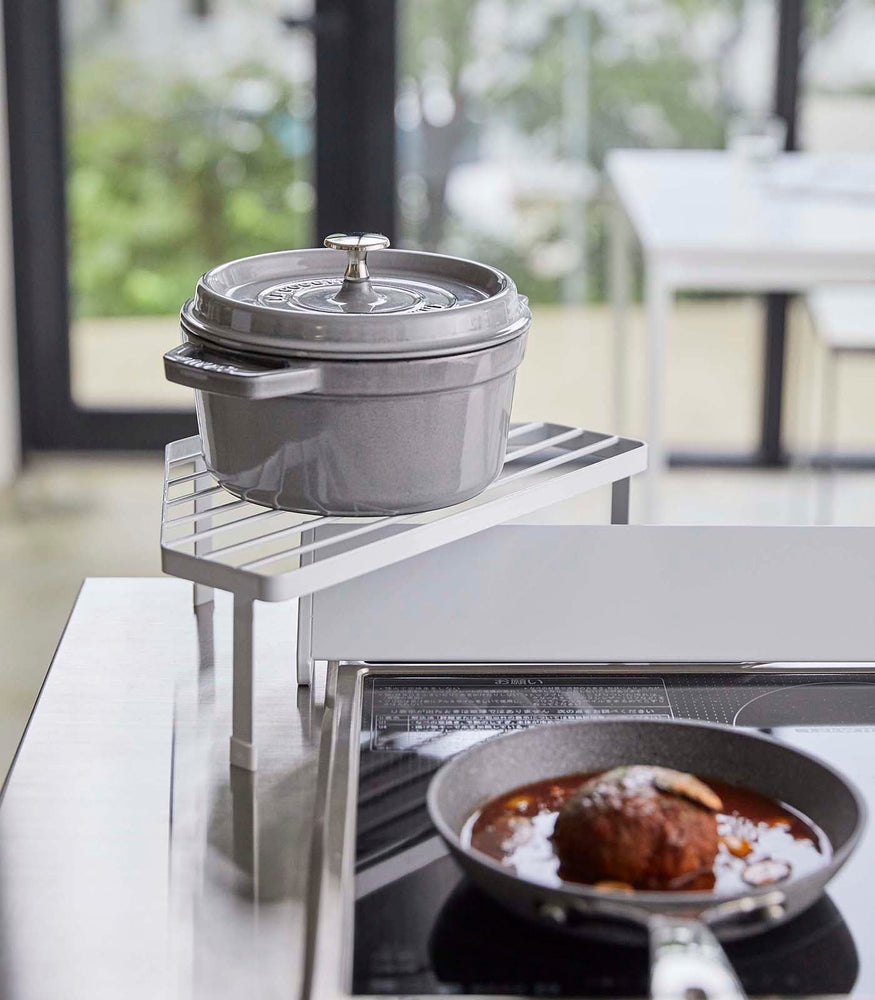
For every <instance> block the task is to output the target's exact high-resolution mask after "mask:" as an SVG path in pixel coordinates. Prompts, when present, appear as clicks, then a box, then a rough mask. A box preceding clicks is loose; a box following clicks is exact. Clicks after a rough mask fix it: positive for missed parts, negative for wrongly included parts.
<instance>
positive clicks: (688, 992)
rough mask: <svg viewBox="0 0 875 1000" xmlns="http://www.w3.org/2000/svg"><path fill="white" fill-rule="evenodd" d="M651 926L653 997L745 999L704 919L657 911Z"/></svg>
mask: <svg viewBox="0 0 875 1000" xmlns="http://www.w3.org/2000/svg"><path fill="white" fill-rule="evenodd" d="M647 929H648V931H649V934H650V996H651V997H653V1000H744V998H745V997H746V994H745V992H744V988H743V987H742V985H741V983H740V982H739V980H738V977H737V976H736V974H735V971H734V970H733V968H732V966H731V965H730V964H729V959H728V958H727V957H726V953H725V952H724V951H723V949H722V948H721V947H720V943H719V942H718V941H717V939H716V938H715V937H714V935H713V934H712V933H711V931H710V930H709V929H708V928H707V927H706V926H705V925H704V924H703V923H702V922H701V921H699V920H692V919H687V918H685V917H666V916H659V915H654V916H651V917H650V918H649V920H648V922H647Z"/></svg>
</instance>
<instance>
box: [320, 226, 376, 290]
mask: <svg viewBox="0 0 875 1000" xmlns="http://www.w3.org/2000/svg"><path fill="white" fill-rule="evenodd" d="M325 246H327V247H328V248H329V249H331V250H346V252H347V259H346V271H345V272H344V275H343V280H344V282H347V281H367V280H368V279H369V278H370V276H371V275H370V272H369V271H368V251H369V250H385V249H386V247H388V246H389V238H388V237H387V236H383V235H381V234H380V233H332V234H331V236H326V237H325Z"/></svg>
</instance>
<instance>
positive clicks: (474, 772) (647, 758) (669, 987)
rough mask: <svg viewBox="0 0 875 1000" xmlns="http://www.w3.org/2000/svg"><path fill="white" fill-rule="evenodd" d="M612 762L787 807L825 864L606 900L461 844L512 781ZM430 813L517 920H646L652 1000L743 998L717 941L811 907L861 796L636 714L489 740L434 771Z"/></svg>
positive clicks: (859, 824)
mask: <svg viewBox="0 0 875 1000" xmlns="http://www.w3.org/2000/svg"><path fill="white" fill-rule="evenodd" d="M620 764H659V765H662V766H664V767H672V768H676V769H677V770H679V771H688V772H691V773H694V774H698V775H702V776H704V777H706V778H708V777H710V778H715V779H718V780H721V781H725V782H728V783H729V784H733V785H739V786H742V787H744V788H748V789H751V790H752V791H755V792H759V793H761V794H762V795H767V796H769V797H770V798H773V799H778V800H780V801H782V802H785V803H787V804H788V805H790V806H792V807H793V808H795V809H797V810H798V811H799V812H801V813H802V814H803V815H805V816H807V817H808V818H809V819H811V820H812V821H813V822H814V823H815V824H816V825H817V826H819V827H820V829H821V830H823V832H824V833H825V834H826V836H827V837H828V838H829V841H830V843H831V845H832V849H833V854H832V857H831V858H830V859H829V861H828V862H827V863H826V864H824V865H823V866H822V867H821V868H819V869H817V870H816V871H813V872H810V873H808V874H806V875H801V876H800V877H798V878H793V876H792V875H791V876H790V878H789V879H786V880H784V881H783V882H780V883H777V884H775V885H773V886H763V887H760V888H752V889H750V890H749V891H747V892H745V893H744V894H737V895H726V894H724V895H721V894H718V893H716V892H649V891H648V892H644V891H636V892H633V893H604V892H599V891H597V890H595V889H593V888H591V887H589V886H585V885H580V884H575V883H570V882H565V883H562V885H561V886H560V887H552V886H546V885H542V884H540V883H538V882H535V881H532V880H529V879H525V878H522V877H521V876H519V875H517V874H516V873H515V872H513V871H511V870H510V869H509V868H507V867H505V866H503V865H501V864H500V863H499V862H498V861H496V860H494V859H493V858H490V857H488V856H487V855H485V854H481V853H480V852H479V851H475V850H473V849H472V848H471V847H470V846H467V845H465V844H463V843H462V840H461V832H462V828H463V827H464V825H465V822H466V820H467V819H468V818H469V817H470V816H471V815H472V813H474V811H475V810H477V809H479V808H480V807H481V806H483V805H485V804H486V803H487V802H488V801H490V800H491V799H494V798H496V797H498V796H500V795H503V794H505V793H506V792H509V791H511V790H513V789H514V788H518V787H519V786H520V785H528V784H531V783H532V782H536V781H543V780H545V779H547V778H551V777H554V776H558V775H563V774H572V773H574V772H578V771H600V770H605V769H607V768H609V767H615V766H618V765H620ZM428 810H429V814H430V816H431V820H432V822H433V823H434V825H435V827H436V828H437V831H438V833H439V834H440V835H441V837H443V839H444V841H446V843H447V846H448V847H449V849H450V851H451V853H452V854H453V856H454V857H455V859H456V860H457V861H458V863H459V864H460V865H461V866H462V868H463V869H464V870H465V872H466V873H467V874H468V875H469V876H470V878H471V879H472V880H473V881H474V882H475V883H476V884H477V885H479V886H480V888H481V889H483V890H485V891H486V892H487V893H488V894H489V895H490V896H492V897H493V898H494V899H495V900H497V901H498V902H499V903H501V904H503V905H504V906H506V907H507V908H508V909H510V910H512V911H513V912H515V913H517V914H519V915H520V916H523V917H526V918H528V919H531V920H536V921H538V922H541V923H547V924H552V925H553V926H555V927H558V928H560V929H562V930H566V931H571V932H573V930H574V926H575V923H576V922H577V921H579V920H580V918H581V917H583V918H586V919H588V920H590V919H592V918H593V917H596V918H605V919H607V920H624V921H632V922H634V923H637V924H643V925H644V926H645V927H646V928H647V930H648V934H649V938H650V953H651V967H650V991H651V996H653V997H654V998H657V1000H689V998H690V997H698V998H701V1000H716V998H720V1000H729V998H733V997H735V998H739V997H744V991H743V990H742V987H741V985H740V983H739V981H738V979H737V977H736V975H735V973H734V971H733V969H732V966H731V965H730V964H729V962H728V960H727V958H726V956H725V955H724V953H723V949H722V948H721V947H720V944H719V943H718V938H719V939H722V940H732V939H735V938H739V937H743V936H746V935H748V934H753V933H756V932H757V931H759V930H762V929H764V928H765V927H768V926H774V925H775V924H777V923H782V922H783V921H785V920H788V919H790V918H791V917H794V916H796V915H797V914H799V913H801V912H802V911H803V910H805V909H807V908H808V907H809V906H811V905H812V903H814V902H816V901H817V899H818V898H819V897H820V896H821V894H822V893H823V890H824V888H825V886H826V884H827V882H829V880H830V879H831V878H832V876H833V875H835V873H836V872H837V871H838V870H839V869H840V868H841V867H842V865H843V864H844V863H845V861H847V859H848V857H849V856H850V854H851V852H852V851H853V849H854V847H855V846H856V844H857V842H858V840H859V838H860V835H861V833H862V829H863V825H864V823H865V806H864V804H863V799H862V798H861V796H860V794H859V792H858V791H857V790H856V789H855V788H854V787H853V785H852V784H851V783H850V782H849V781H847V780H846V779H845V778H843V777H842V776H841V775H840V774H839V773H838V772H836V771H835V770H833V769H832V768H831V767H829V766H828V765H826V764H824V763H823V762H821V761H819V760H817V759H816V758H814V757H812V756H810V755H809V754H806V753H803V752H801V751H799V750H795V749H793V748H791V747H788V746H786V745H784V744H782V743H779V742H777V741H776V740H773V739H771V738H769V737H766V736H761V735H759V734H753V733H747V732H742V731H740V730H736V729H731V728H728V727H726V726H718V725H713V724H711V723H704V722H695V723H694V722H675V721H663V720H649V719H648V720H643V719H637V718H636V719H616V718H614V719H600V720H587V721H583V722H564V723H557V724H554V725H546V726H545V725H539V726H533V727H531V728H529V729H524V730H520V731H517V732H513V733H508V734H505V735H503V736H497V737H494V738H493V739H490V740H486V741H485V742H483V743H481V744H478V745H477V746H475V747H472V748H471V749H469V750H466V751H465V752H463V753H461V754H459V755H458V756H457V757H454V758H453V759H452V760H450V761H448V762H447V763H446V764H444V765H443V767H441V769H440V770H439V771H438V772H437V774H436V775H435V776H434V778H433V779H432V782H431V785H430V786H429V790H428Z"/></svg>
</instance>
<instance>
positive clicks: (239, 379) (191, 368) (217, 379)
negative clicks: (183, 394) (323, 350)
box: [164, 344, 322, 399]
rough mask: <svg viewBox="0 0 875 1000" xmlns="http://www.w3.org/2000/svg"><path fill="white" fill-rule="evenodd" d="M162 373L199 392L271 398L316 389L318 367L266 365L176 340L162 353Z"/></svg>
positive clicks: (287, 364)
mask: <svg viewBox="0 0 875 1000" xmlns="http://www.w3.org/2000/svg"><path fill="white" fill-rule="evenodd" d="M164 375H165V377H166V379H167V380H168V382H175V383H176V384H177V385H185V386H188V387H189V388H190V389H200V391H201V392H213V393H216V394H217V395H220V396H237V397H238V398H240V399H275V398H276V397H278V396H294V395H298V394H299V393H302V392H312V391H313V390H314V389H318V388H319V387H320V385H321V382H322V374H321V372H320V370H319V368H318V367H317V366H315V365H313V364H311V363H307V362H304V361H299V362H295V361H291V362H286V363H285V364H283V365H282V366H278V367H275V368H273V367H269V366H267V365H259V364H254V363H252V362H240V361H236V360H234V361H232V360H230V359H229V358H228V357H227V356H222V355H218V354H211V353H209V352H208V351H205V350H204V349H203V348H202V347H199V346H198V345H196V344H180V346H179V347H174V348H173V350H172V351H168V352H167V353H166V354H165V355H164Z"/></svg>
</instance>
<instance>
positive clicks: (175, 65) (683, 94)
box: [0, 0, 875, 774]
mask: <svg viewBox="0 0 875 1000" xmlns="http://www.w3.org/2000/svg"><path fill="white" fill-rule="evenodd" d="M4 34H5V43H6V44H5V68H6V73H5V75H4V78H5V81H6V95H5V96H6V101H4V102H3V107H4V109H5V110H6V111H7V119H8V134H9V144H8V150H7V149H6V147H5V144H4V147H3V155H2V157H0V282H2V292H3V294H2V295H0V310H2V316H0V482H2V487H0V560H2V567H3V572H2V576H0V617H2V621H3V634H4V643H3V653H2V659H0V774H2V773H3V771H4V769H5V765H6V763H7V762H8V759H9V758H10V756H11V753H12V751H13V749H14V746H15V744H16V743H17V740H18V738H19V735H20V732H21V728H22V726H23V724H24V721H25V719H26V715H27V712H28V711H29V709H30V706H31V704H32V702H33V698H34V696H35V693H36V689H37V686H38V684H39V682H40V681H41V679H42V676H43V674H44V672H45V669H46V667H47V665H48V662H49V659H50V656H51V652H52V649H53V647H54V645H55V643H56V642H57V639H58V637H59V634H60V631H61V629H62V627H63V622H64V620H65V617H66V614H67V613H68V611H69V609H70V607H71V605H72V602H73V600H74V598H75V594H76V591H77V588H78V586H79V583H80V582H81V579H82V578H83V577H84V576H87V575H101V574H109V575H122V576H123V575H137V574H157V573H159V572H160V563H159V551H158V522H159V516H160V494H161V481H162V460H161V451H160V449H161V448H162V447H163V445H164V444H165V443H166V442H167V441H169V440H172V439H174V438H178V437H183V436H187V435H188V434H191V433H194V430H195V426H194V420H193V415H192V405H191V398H190V393H189V392H188V391H187V390H184V389H181V388H179V387H177V386H173V385H170V384H169V383H167V382H165V381H164V378H163V371H162V365H161V355H162V353H163V352H164V351H165V350H167V349H168V348H169V347H171V346H173V345H174V344H175V343H177V342H178V338H179V333H178V326H177V321H176V315H177V313H178V310H179V307H180V305H181V303H182V302H183V301H184V300H185V299H186V298H187V297H188V296H189V295H190V294H191V292H192V289H193V288H194V285H195V282H196V280H197V278H198V276H199V275H200V274H201V273H202V272H203V271H205V270H206V269H207V268H208V267H210V266H212V265H214V264H217V263H220V262H222V261H225V260H229V259H231V258H234V257H240V256H244V255H247V254H253V253H261V252H266V251H271V250H279V249H284V248H289V247H303V246H310V245H317V244H318V243H320V242H321V239H322V237H323V236H324V235H325V234H326V233H328V232H332V231H335V230H355V229H370V230H377V231H381V232H385V233H387V234H388V235H390V236H391V238H392V240H393V243H394V245H396V246H401V247H408V248H422V249H426V250H433V251H439V252H445V253H452V254H457V255H460V256H465V257H471V258H476V259H479V260H483V261H486V262H489V263H491V264H494V265H497V266H498V267H500V268H502V269H504V270H506V271H508V272H509V273H510V274H511V275H512V276H513V277H514V278H515V280H516V281H517V283H518V285H519V286H520V288H521V290H522V291H523V292H524V293H525V294H526V295H528V296H529V297H530V299H531V302H532V305H533V311H534V327H533V332H532V336H531V338H530V345H529V351H528V356H527V359H526V361H525V363H524V365H523V367H522V369H521V372H520V377H519V382H518V390H517V397H516V403H515V408H516V413H517V416H518V417H519V418H520V419H539V420H555V421H561V422H568V423H574V424H582V425H584V426H589V427H593V428H596V429H604V430H612V431H622V432H624V433H628V434H633V435H636V436H641V437H646V436H647V421H646V396H647V391H646V389H647V384H646V357H647V337H648V330H647V321H646V314H645V309H644V307H643V306H642V304H641V295H642V288H643V283H644V281H645V277H644V274H645V267H644V264H645V263H646V261H642V259H641V257H642V255H641V253H640V251H639V250H638V249H636V248H637V245H638V241H637V240H635V239H633V242H632V245H633V268H632V272H631V286H632V294H631V304H630V309H629V314H628V331H627V345H626V355H627V358H626V364H625V366H624V368H623V376H622V386H621V387H620V389H619V390H618V385H617V381H618V380H617V370H616V363H617V357H616V351H615V325H614V322H613V317H612V310H611V306H610V261H611V248H610V238H611V226H612V218H613V216H612V213H615V212H616V211H617V204H616V202H617V199H616V192H615V191H614V190H613V188H612V184H611V179H610V177H609V176H608V174H607V172H606V169H605V167H606V159H607V158H608V154H609V153H610V151H611V150H616V149H630V148H634V149H642V150H654V151H656V150H664V149H679V150H715V151H725V150H726V147H727V144H728V145H729V146H730V147H731V148H730V149H729V151H728V152H725V153H724V154H721V155H725V156H728V157H732V158H734V159H733V163H735V167H733V169H734V170H736V172H738V171H739V170H740V171H741V174H742V176H747V175H749V174H751V172H754V173H756V171H762V170H765V169H769V166H768V163H767V162H766V161H769V160H771V159H778V158H780V156H779V150H780V149H781V148H784V147H786V148H787V149H794V150H801V151H804V152H806V153H811V154H812V155H815V154H816V155H818V156H821V157H826V158H827V159H826V160H823V159H821V160H818V161H816V162H818V163H821V162H825V163H829V164H833V165H834V169H833V168H831V170H832V173H830V174H829V176H828V177H827V183H828V185H829V184H831V185H832V186H833V188H834V189H835V190H834V191H833V196H834V197H835V198H837V199H841V200H842V211H843V212H844V213H845V214H844V215H843V216H842V218H845V217H846V216H847V211H848V201H849V199H850V200H851V202H852V204H857V203H859V204H861V205H862V204H864V203H865V201H866V199H873V198H875V159H870V158H869V157H868V156H867V153H869V152H875V60H873V59H872V53H873V51H875V2H873V0H315V3H314V2H312V0H29V2H27V3H25V2H21V0H6V2H5V10H4ZM764 123H765V125H764ZM764 129H765V131H766V132H767V133H769V135H768V136H767V138H771V140H773V141H774V143H775V148H774V149H771V150H769V149H765V151H764V150H763V149H761V148H760V149H759V150H758V151H757V150H754V152H753V154H751V152H750V150H751V148H752V147H751V145H750V142H751V140H752V139H756V138H757V134H758V133H761V132H762V131H763V130H764ZM776 129H777V131H776ZM770 130H771V131H770ZM760 137H761V136H760ZM745 142H747V146H745ZM754 160H755V161H756V162H753V161H754ZM748 161H750V162H748ZM647 162H649V161H647ZM654 162H656V161H654ZM696 162H698V161H696ZM708 162H711V161H708ZM714 162H717V161H714ZM739 164H740V166H739ZM849 164H850V165H851V166H850V167H849V166H848V165H849ZM646 166H647V163H646V162H645V161H641V168H642V169H645V168H646ZM849 170H850V171H851V173H852V174H853V176H852V177H851V179H850V180H849V179H848V177H849V173H848V172H849ZM745 172H746V173H745ZM757 176H760V175H757ZM821 180H822V178H821ZM760 182H761V181H758V182H757V183H760ZM745 183H746V182H745ZM805 183H806V184H808V185H809V187H811V184H809V182H808V181H806V182H805ZM754 186H755V184H754ZM803 186H804V185H803ZM7 192H8V195H7ZM724 194H725V192H723V191H721V190H720V189H719V188H717V187H715V189H714V191H713V199H714V200H715V202H718V201H720V199H721V198H723V197H724ZM803 194H804V192H803ZM809 194H810V195H811V197H815V198H821V199H822V198H823V192H822V191H821V192H819V193H818V192H817V191H813V193H812V192H809ZM800 197H802V196H800ZM633 221H634V220H633ZM634 235H635V234H634V233H633V236H634ZM849 236H850V231H849ZM804 238H805V236H804V233H803V234H802V236H800V239H802V240H803V241H804ZM802 249H803V250H804V249H805V248H804V245H803V247H802ZM833 270H834V271H835V269H833ZM838 277H839V278H841V277H842V275H841V274H840V273H839V274H838ZM848 277H853V278H854V279H855V280H857V279H858V275H857V273H856V272H855V273H854V274H853V275H851V274H849V275H848ZM718 284H719V283H718ZM785 290H786V289H782V287H781V284H780V282H778V283H776V285H775V287H774V289H773V292H775V293H781V292H782V291H785ZM789 290H790V291H792V292H794V293H796V294H793V295H784V294H773V295H771V296H770V298H769V300H768V301H766V300H765V299H764V297H763V296H762V295H761V294H757V295H750V294H746V293H745V291H744V290H743V289H738V290H734V291H733V292H732V294H728V293H727V292H726V291H725V289H724V290H723V291H722V292H721V291H719V290H718V291H716V292H715V291H714V290H713V289H709V288H697V289H683V290H681V291H680V293H679V294H678V296H677V301H676V302H675V303H674V304H673V307H672V309H671V315H670V318H669V322H668V325H667V346H666V362H665V366H664V381H665V386H664V399H665V402H664V426H663V433H664V437H665V441H666V447H667V448H668V450H669V451H670V452H671V453H672V458H673V461H672V463H671V465H670V468H669V471H668V472H666V473H665V474H664V475H662V477H661V480H662V481H661V483H660V491H661V503H660V507H659V514H658V517H654V518H653V519H658V520H660V521H665V522H700V523H738V524H755V523H758V524H762V523H772V524H782V523H809V522H812V521H814V520H830V521H833V522H835V523H864V524H866V523H872V522H873V520H875V490H873V485H875V477H873V471H872V470H873V469H875V391H873V390H875V307H870V303H869V300H868V298H867V296H868V289H867V288H863V289H855V294H857V293H858V292H859V293H860V296H861V297H859V298H858V300H855V301H857V302H858V305H857V306H854V308H852V309H851V310H850V313H849V312H848V307H847V303H845V305H844V307H843V308H844V311H842V309H839V310H838V314H837V315H838V319H835V323H838V324H839V325H840V326H842V324H844V326H852V327H854V331H855V333H854V336H855V337H856V338H857V340H855V342H854V343H855V348H854V350H853V351H843V352H841V353H840V357H838V359H837V361H836V365H835V371H834V375H833V377H834V379H835V384H834V387H833V389H834V391H833V398H834V401H835V406H834V409H833V414H832V416H833V419H832V422H831V424H830V426H829V453H828V455H826V457H825V456H824V448H823V444H824V440H823V431H824V428H823V423H822V420H821V417H822V410H823V402H822V399H821V396H822V392H823V389H824V384H823V380H822V368H823V365H824V363H825V362H824V356H825V355H826V356H829V357H832V352H831V350H830V348H831V346H835V344H834V343H833V342H831V341H830V339H829V334H828V327H830V324H831V323H832V322H833V319H832V317H833V316H834V315H835V312H834V311H833V313H830V312H829V311H827V312H826V313H820V312H818V311H817V310H816V309H812V306H811V302H810V301H809V297H808V296H807V295H806V294H802V293H800V289H799V288H796V287H794V288H792V289H789ZM757 291H758V292H761V291H762V289H761V288H758V289H757ZM812 291H815V289H812ZM871 306H875V299H872V303H871ZM861 317H862V318H861ZM870 317H871V318H870ZM844 326H843V327H842V328H843V329H844ZM618 392H621V394H622V397H623V401H624V405H623V407H622V408H619V407H618V405H617V402H618V400H617V395H618ZM618 424H621V425H622V426H618ZM827 489H828V494H826V493H825V490H827ZM633 499H634V504H639V507H638V508H637V514H638V519H639V520H640V519H642V518H643V517H645V516H646V515H645V512H644V510H643V508H642V507H640V498H639V497H638V496H636V495H635V491H633ZM635 510H636V508H635V506H634V505H633V514H634V513H635ZM602 514H603V511H601V510H600V509H599V510H595V509H590V507H588V506H587V505H586V504H582V505H577V506H573V507H572V508H569V509H568V510H565V511H564V512H563V513H562V514H561V516H563V517H572V518H574V519H579V520H588V519H601V515H602ZM557 516H558V515H557ZM634 519H635V518H634V517H633V520H634Z"/></svg>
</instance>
